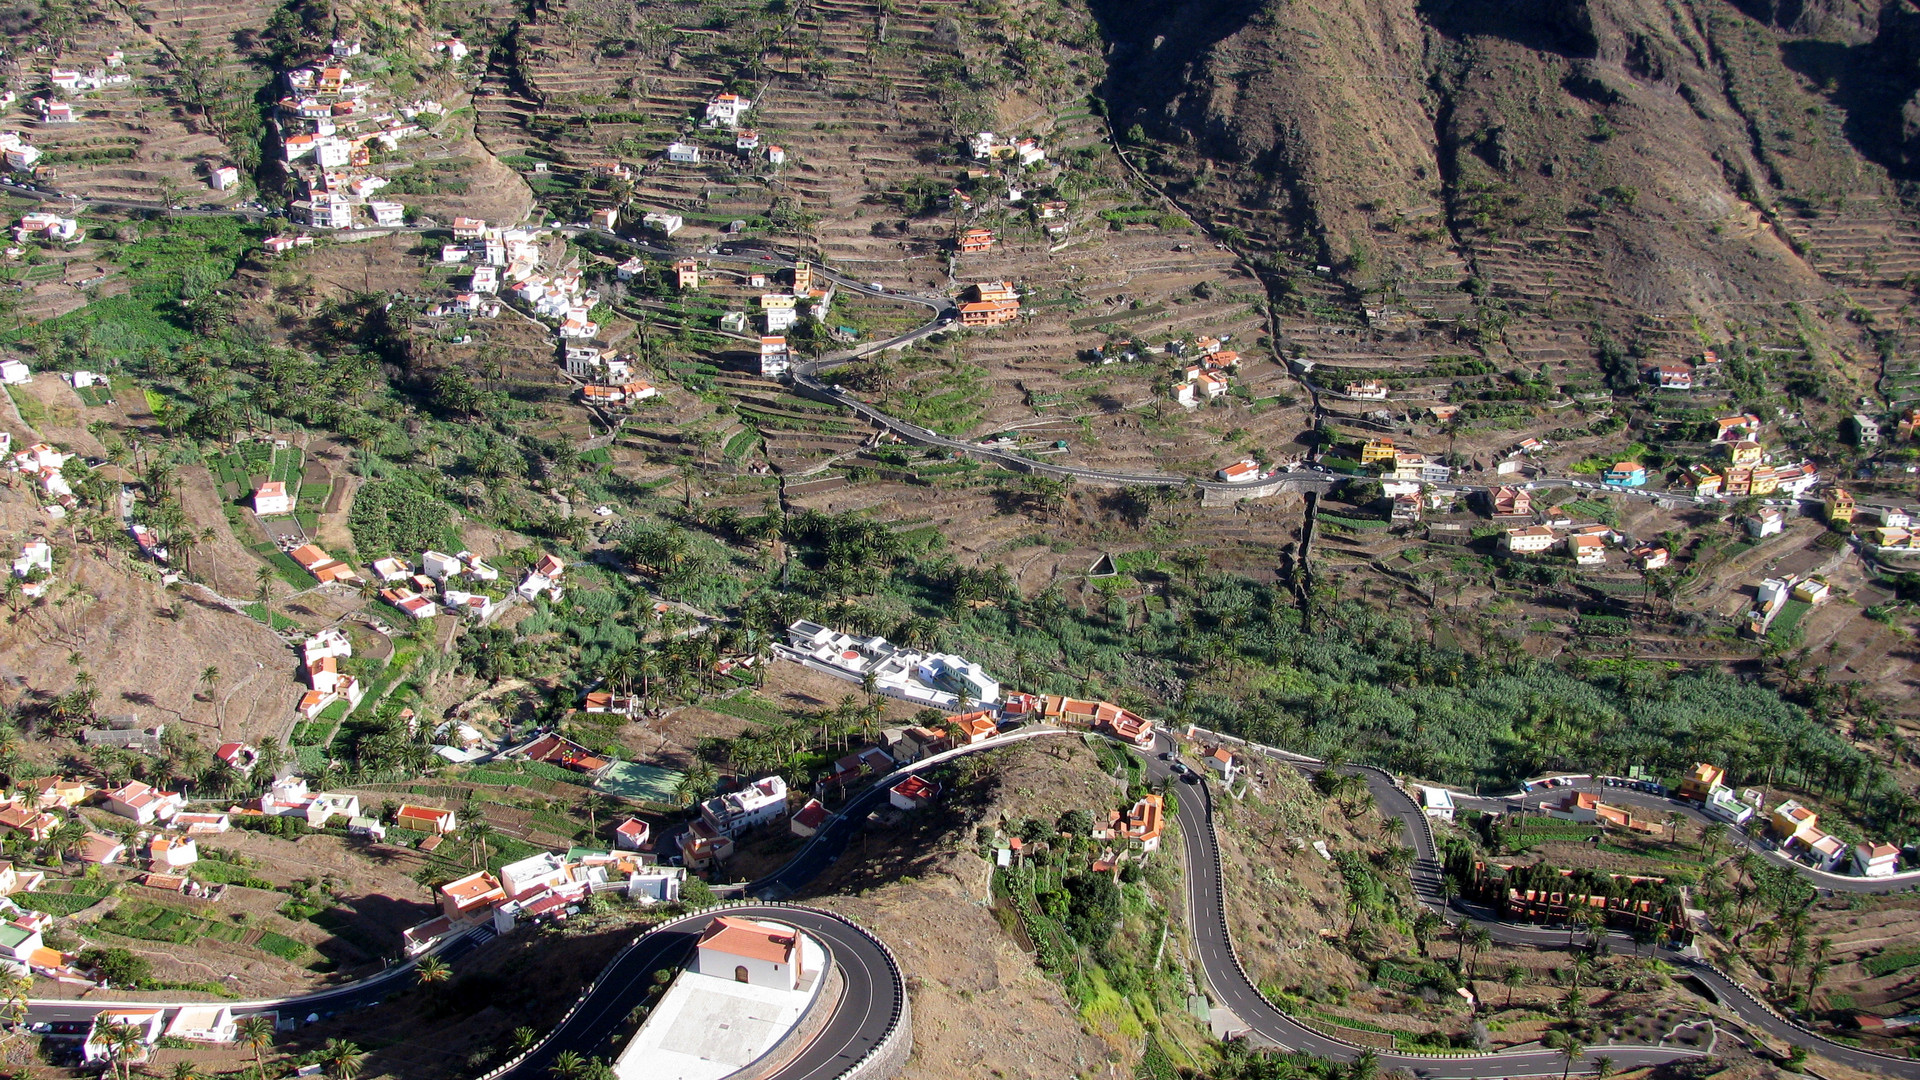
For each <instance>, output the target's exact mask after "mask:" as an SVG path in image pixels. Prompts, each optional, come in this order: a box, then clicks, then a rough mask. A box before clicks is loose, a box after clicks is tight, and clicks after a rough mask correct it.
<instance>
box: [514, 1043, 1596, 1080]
mask: <svg viewBox="0 0 1920 1080" xmlns="http://www.w3.org/2000/svg"><path fill="white" fill-rule="evenodd" d="M548 1068H549V1070H550V1071H551V1072H552V1073H553V1075H554V1076H556V1077H558V1078H559V1080H580V1074H581V1073H583V1072H585V1071H586V1069H587V1061H586V1059H585V1058H583V1057H581V1056H580V1055H579V1054H577V1053H575V1052H573V1051H572V1050H562V1051H560V1052H559V1053H557V1054H555V1055H553V1064H552V1065H551V1066H549V1067H548ZM1563 1080H1564V1078H1563Z"/></svg>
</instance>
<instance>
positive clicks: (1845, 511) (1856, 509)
mask: <svg viewBox="0 0 1920 1080" xmlns="http://www.w3.org/2000/svg"><path fill="white" fill-rule="evenodd" d="M1822 509H1823V511H1824V513H1825V516H1826V519H1827V523H1828V524H1830V525H1832V526H1833V527H1835V528H1843V529H1845V530H1846V531H1847V532H1849V533H1850V534H1852V535H1853V537H1854V538H1855V539H1856V540H1858V541H1859V542H1860V543H1861V544H1863V545H1865V546H1866V548H1867V550H1869V551H1871V552H1873V553H1875V554H1879V553H1882V552H1884V553H1887V554H1892V555H1904V554H1906V553H1909V552H1915V551H1920V531H1916V530H1915V528H1914V524H1913V512H1912V511H1911V510H1908V509H1906V508H1905V507H1901V506H1860V505H1858V503H1857V502H1856V501H1855V500H1854V497H1853V495H1852V493H1850V492H1848V491H1846V490H1845V489H1843V488H1834V489H1833V490H1831V491H1829V492H1828V493H1827V497H1826V499H1825V500H1824V501H1823V505H1822Z"/></svg>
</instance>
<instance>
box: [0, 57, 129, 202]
mask: <svg viewBox="0 0 1920 1080" xmlns="http://www.w3.org/2000/svg"><path fill="white" fill-rule="evenodd" d="M126 66H127V54H126V53H125V52H124V51H123V50H120V49H115V50H114V51H112V52H110V53H108V54H106V56H104V57H102V58H101V60H100V62H99V63H97V64H94V65H92V66H90V67H88V68H86V69H85V70H81V69H79V68H62V67H58V66H56V67H54V68H53V69H51V70H50V71H48V73H47V89H46V91H44V92H42V93H40V94H38V95H36V96H35V97H34V98H33V99H32V100H31V101H30V102H29V104H30V105H32V107H33V108H34V109H35V111H37V112H38V113H39V114H40V122H41V123H42V124H71V123H75V122H77V121H78V120H79V119H80V115H79V113H78V112H77V111H75V109H74V107H73V104H72V102H69V101H65V100H62V95H66V96H69V97H70V96H72V95H75V94H91V93H93V92H94V91H97V90H106V89H109V88H111V87H120V86H126V85H129V84H130V83H132V82H133V76H132V75H131V74H129V73H128V72H127V70H126ZM5 97H6V101H5V102H4V104H0V108H3V107H5V106H6V105H11V104H13V94H12V93H11V92H8V93H7V94H6V95H5ZM8 164H9V165H11V164H12V162H9V163H8ZM29 165H30V163H29ZM15 167H16V168H19V167H20V166H15ZM36 175H37V174H36Z"/></svg>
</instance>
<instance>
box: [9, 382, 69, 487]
mask: <svg viewBox="0 0 1920 1080" xmlns="http://www.w3.org/2000/svg"><path fill="white" fill-rule="evenodd" d="M23 366H24V365H23ZM12 441H13V437H12V435H11V434H5V437H4V438H0V453H5V452H6V451H7V450H9V449H11V447H12ZM75 460H77V459H76V456H75V455H73V454H69V453H66V452H64V451H61V450H58V449H55V448H54V447H53V446H50V445H48V444H47V443H34V444H33V445H32V446H29V447H27V448H26V449H25V450H22V451H20V452H19V453H16V454H14V455H13V456H12V457H11V458H10V459H9V461H8V466H9V467H10V468H12V469H13V471H14V472H16V473H19V474H21V475H22V476H23V477H25V478H26V479H27V480H28V481H29V482H31V483H33V484H36V485H38V486H39V488H40V490H42V491H44V492H46V494H47V495H48V496H49V500H48V502H47V504H46V506H45V507H44V509H45V510H46V513H47V516H49V517H53V518H64V517H66V516H67V514H68V512H69V511H72V510H74V509H75V508H77V507H78V506H79V505H80V502H79V500H78V499H76V498H75V497H74V494H73V485H72V484H70V483H69V482H68V481H67V465H68V463H69V462H72V461H75Z"/></svg>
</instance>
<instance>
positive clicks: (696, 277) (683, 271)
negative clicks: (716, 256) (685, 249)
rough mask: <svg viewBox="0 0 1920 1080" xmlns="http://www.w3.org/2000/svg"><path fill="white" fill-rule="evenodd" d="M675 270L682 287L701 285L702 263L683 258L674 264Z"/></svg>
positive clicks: (688, 287) (697, 286)
mask: <svg viewBox="0 0 1920 1080" xmlns="http://www.w3.org/2000/svg"><path fill="white" fill-rule="evenodd" d="M673 272H674V273H675V274H676V275H678V276H679V279H680V287H681V288H683V289H697V288H699V287H700V264H699V263H697V262H695V261H694V260H692V259H681V260H680V261H679V262H677V263H674V264H673Z"/></svg>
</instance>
